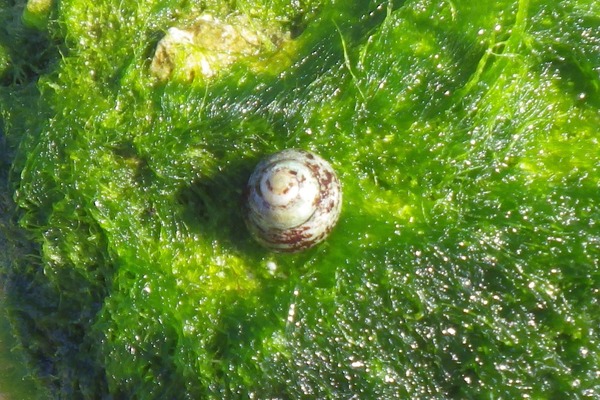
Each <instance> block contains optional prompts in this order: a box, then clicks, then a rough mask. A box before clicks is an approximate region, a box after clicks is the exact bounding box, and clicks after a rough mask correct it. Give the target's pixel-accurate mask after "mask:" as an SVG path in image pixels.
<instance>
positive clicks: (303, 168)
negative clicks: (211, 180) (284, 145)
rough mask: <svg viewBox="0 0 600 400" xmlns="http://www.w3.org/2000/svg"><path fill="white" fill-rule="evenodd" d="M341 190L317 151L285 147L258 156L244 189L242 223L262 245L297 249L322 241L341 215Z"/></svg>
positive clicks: (284, 249) (334, 176)
mask: <svg viewBox="0 0 600 400" xmlns="http://www.w3.org/2000/svg"><path fill="white" fill-rule="evenodd" d="M341 204H342V190H341V186H340V182H339V180H338V178H337V176H336V174H335V171H334V170H333V168H332V167H331V165H330V164H329V163H328V162H327V161H325V160H323V159H322V158H321V157H319V156H318V155H316V154H314V153H311V152H308V151H304V150H297V149H288V150H284V151H281V152H279V153H275V154H272V155H271V156H269V157H267V158H265V159H264V160H262V161H261V162H260V163H259V164H258V165H257V166H256V168H255V170H254V172H253V173H252V175H251V176H250V179H249V180H248V184H247V187H246V191H245V208H246V209H245V218H246V225H247V226H248V229H249V231H250V233H251V234H252V236H254V238H255V239H256V240H257V241H258V242H259V243H260V244H262V245H263V246H264V247H267V248H269V249H271V250H274V251H280V252H297V251H301V250H304V249H307V248H310V247H313V246H315V245H316V244H317V243H320V242H322V241H323V240H324V239H325V238H326V237H327V236H328V235H329V233H330V232H331V230H332V229H333V227H334V226H335V224H336V222H337V220H338V217H339V215H340V210H341Z"/></svg>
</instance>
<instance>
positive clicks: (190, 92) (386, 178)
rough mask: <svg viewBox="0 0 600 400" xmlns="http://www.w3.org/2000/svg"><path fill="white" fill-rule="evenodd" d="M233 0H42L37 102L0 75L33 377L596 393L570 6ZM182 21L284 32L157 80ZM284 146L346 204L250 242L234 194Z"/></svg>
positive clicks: (589, 132)
mask: <svg viewBox="0 0 600 400" xmlns="http://www.w3.org/2000/svg"><path fill="white" fill-rule="evenodd" d="M280 3H281V4H280ZM250 4H251V3H248V4H246V3H242V2H238V3H236V4H235V5H234V4H230V3H229V2H216V1H215V2H202V3H197V4H190V3H187V2H176V1H172V2H159V1H156V2H144V3H140V4H123V2H111V1H101V2H96V3H95V6H94V7H89V4H88V2H87V1H86V0H71V1H65V2H61V3H60V7H59V10H58V12H57V15H56V17H55V18H56V21H52V20H51V21H49V23H48V27H49V28H48V29H49V36H50V37H51V38H52V41H51V42H50V44H48V46H47V47H49V48H51V47H52V46H56V48H57V49H60V57H58V56H57V57H56V59H55V60H54V63H49V64H48V65H50V67H48V68H47V69H43V70H41V73H40V74H39V79H38V80H37V81H35V82H34V83H35V84H36V86H35V88H36V90H39V92H38V93H39V94H38V96H37V98H34V99H31V98H30V97H25V95H21V94H19V93H21V92H19V90H18V89H17V86H15V85H14V84H12V85H6V86H5V87H3V88H2V90H3V92H2V93H3V97H2V99H3V100H2V103H1V104H2V110H3V118H4V125H5V127H6V128H5V135H6V137H7V140H8V142H9V143H11V144H12V146H13V148H14V149H15V151H16V152H17V153H16V156H15V158H14V159H12V160H11V163H12V172H13V176H12V185H13V188H14V191H15V199H16V202H17V205H18V209H15V214H16V215H17V216H18V217H19V223H20V226H21V228H22V229H23V230H24V231H25V232H27V235H28V237H29V238H30V239H31V240H32V241H33V243H34V244H35V245H36V250H35V251H33V254H32V255H33V257H28V258H26V259H23V260H21V262H19V263H17V264H16V265H15V266H14V267H12V268H10V269H8V270H7V271H5V275H6V277H7V278H6V279H7V281H8V288H7V290H8V292H7V296H8V298H9V299H8V300H9V301H10V305H11V307H12V318H13V320H14V324H15V326H16V328H17V329H18V330H19V332H20V339H21V341H22V344H23V346H24V347H25V348H26V349H29V350H30V354H31V359H32V364H33V365H34V366H35V370H36V372H37V373H38V375H39V377H40V380H42V381H43V382H45V383H46V384H47V385H48V386H49V387H51V388H52V390H53V392H54V393H55V396H56V397H59V398H102V397H108V396H112V397H113V398H132V397H135V398H238V397H248V396H250V397H253V398H273V397H277V398H306V397H308V398H351V397H352V396H357V397H360V398H522V397H523V396H528V397H530V398H561V397H569V398H593V397H595V396H598V395H600V386H599V385H598V382H599V381H600V376H599V375H598V374H599V372H598V371H600V356H599V354H600V342H599V340H598V337H599V336H598V326H599V324H598V322H599V320H598V318H599V317H598V315H600V309H599V308H600V307H599V306H600V304H599V299H600V296H599V293H598V290H599V288H600V272H599V271H600V270H599V265H598V264H599V261H598V260H599V259H600V254H599V252H600V251H599V248H600V227H599V226H598V221H600V212H599V207H598V191H599V188H600V153H599V152H598V151H597V149H598V140H599V132H598V126H600V113H599V107H600V36H599V33H598V32H597V29H595V27H596V28H597V26H598V25H599V23H600V9H599V8H598V6H597V5H596V3H595V2H593V1H565V2H561V3H560V4H559V5H556V4H551V3H549V2H545V1H541V0H539V1H533V0H521V1H516V2H515V1H512V2H511V1H500V2H494V4H493V5H489V4H486V3H485V2H480V3H475V4H473V3H472V2H469V1H445V2H434V1H426V0H418V1H417V0H416V1H407V2H400V1H398V2H388V3H381V4H379V3H376V2H366V1H361V2H355V3H352V4H347V3H344V2H338V3H336V2H332V3H317V2H310V3H303V4H300V3H298V4H296V3H293V4H295V5H292V6H290V5H289V4H284V2H279V3H276V4H275V3H272V2H262V3H260V4H258V5H257V4H254V3H252V4H254V5H253V6H251V5H250ZM249 7H254V9H255V11H252V12H251V11H249ZM204 12H206V13H212V14H215V15H227V14H229V13H231V12H235V13H242V14H244V13H248V15H252V16H253V17H255V16H257V15H258V16H262V17H261V18H264V20H263V22H262V23H263V24H265V25H266V24H268V23H269V21H272V23H276V24H278V26H284V27H287V28H288V29H289V30H290V32H293V33H292V34H291V38H292V40H293V41H294V45H293V46H290V47H289V48H286V52H285V54H284V55H282V57H284V58H285V59H286V60H288V61H286V62H287V63H286V64H284V68H283V70H282V71H277V69H275V71H276V73H273V71H274V69H272V68H268V67H267V66H265V67H264V69H263V70H261V69H260V68H257V66H256V65H255V66H250V65H247V64H244V63H239V64H236V63H233V64H231V65H228V66H227V68H226V69H225V70H223V71H221V72H220V73H219V75H218V77H216V78H215V79H211V80H209V81H207V80H203V79H198V80H195V81H192V82H190V83H182V82H178V81H171V82H166V83H162V84H157V82H155V80H154V79H153V78H152V76H151V74H150V73H149V66H150V60H151V58H152V54H153V51H154V48H155V47H156V44H157V42H158V40H159V39H160V38H161V37H162V35H164V32H166V31H167V30H168V28H169V27H171V26H173V25H174V24H175V25H176V23H177V22H178V21H182V20H185V19H186V18H188V16H189V15H194V14H198V13H204ZM291 49H293V52H292V51H290V50H291ZM48 54H56V52H55V53H53V52H52V51H51V50H49V51H48ZM261 62H264V60H257V61H256V63H257V65H258V66H260V65H263V64H260V63H261ZM20 90H22V89H20ZM288 147H298V148H305V149H309V150H312V151H315V152H317V153H319V154H321V155H322V156H324V157H325V158H327V159H328V160H330V161H331V163H332V165H333V166H334V168H336V170H337V171H338V174H339V176H340V180H341V181H342V185H343V187H344V197H345V200H344V205H343V211H342V216H341V219H340V222H339V224H338V227H337V228H336V230H335V231H334V233H333V234H332V236H331V237H330V239H328V240H327V241H326V242H325V243H324V244H323V245H322V246H319V247H318V248H316V249H314V250H310V251H308V252H306V253H302V254H299V255H293V256H290V255H277V254H272V253H269V252H268V251H266V250H264V249H261V248H258V247H257V246H256V244H255V243H253V242H252V239H251V238H250V237H249V235H248V234H247V232H246V231H245V228H244V226H243V222H242V216H241V214H240V207H239V202H240V197H241V194H242V193H241V191H242V187H243V185H244V183H245V181H246V179H247V178H248V176H249V174H250V172H251V171H252V169H253V167H254V165H255V163H256V162H257V160H258V159H259V158H261V157H262V156H264V155H265V154H269V153H272V152H275V151H277V150H281V149H283V148H288Z"/></svg>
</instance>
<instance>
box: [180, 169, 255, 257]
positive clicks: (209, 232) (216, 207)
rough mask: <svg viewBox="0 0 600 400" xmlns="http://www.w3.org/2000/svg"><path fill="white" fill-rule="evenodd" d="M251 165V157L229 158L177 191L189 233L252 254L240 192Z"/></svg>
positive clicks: (242, 190) (251, 244) (253, 245)
mask: <svg viewBox="0 0 600 400" xmlns="http://www.w3.org/2000/svg"><path fill="white" fill-rule="evenodd" d="M255 164H256V160H252V159H250V160H246V159H245V160H238V161H232V162H230V163H228V164H227V165H226V166H224V167H223V168H220V170H219V172H218V173H216V174H214V175H213V176H203V177H198V178H197V179H196V180H195V181H193V182H192V183H191V184H190V185H189V186H186V187H184V188H183V189H182V190H181V191H180V192H179V193H178V195H177V199H178V201H179V202H180V204H181V205H182V206H183V208H184V210H183V215H182V217H183V220H184V222H185V224H186V226H187V227H188V228H189V229H190V232H191V233H192V234H194V235H199V236H202V237H204V238H206V243H210V242H211V241H212V242H213V243H218V245H219V246H221V247H224V248H226V247H230V248H232V249H233V250H234V251H235V252H239V253H243V254H245V255H249V254H252V253H256V252H255V251H254V250H253V249H256V244H255V242H254V241H253V239H252V238H251V237H250V234H249V232H248V230H247V228H246V225H245V223H244V217H243V201H244V200H243V195H244V193H243V192H244V188H245V185H246V182H247V181H248V177H249V176H250V174H251V172H252V169H253V168H254V166H255Z"/></svg>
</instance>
